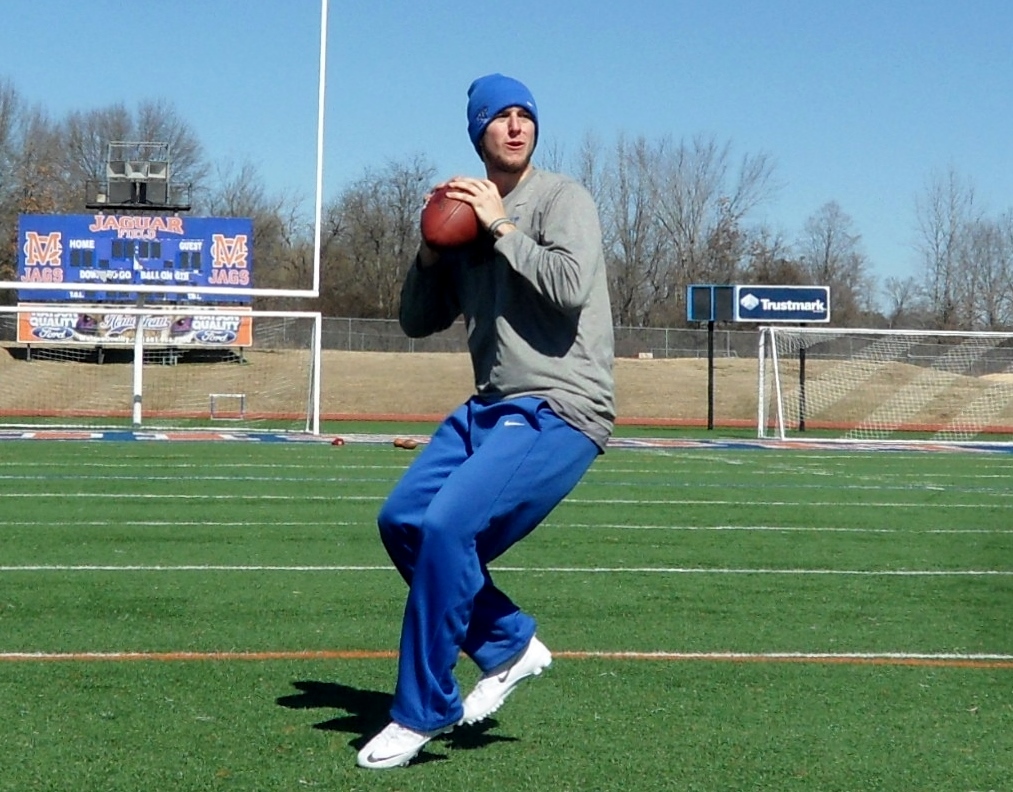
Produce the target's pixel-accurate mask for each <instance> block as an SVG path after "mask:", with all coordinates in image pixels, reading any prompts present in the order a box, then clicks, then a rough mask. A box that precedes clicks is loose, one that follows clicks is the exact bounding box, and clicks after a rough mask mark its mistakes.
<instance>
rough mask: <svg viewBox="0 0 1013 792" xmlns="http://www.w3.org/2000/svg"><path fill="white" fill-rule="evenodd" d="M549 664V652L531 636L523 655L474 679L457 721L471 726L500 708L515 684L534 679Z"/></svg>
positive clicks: (550, 655) (550, 657)
mask: <svg viewBox="0 0 1013 792" xmlns="http://www.w3.org/2000/svg"><path fill="white" fill-rule="evenodd" d="M550 665H552V653H551V652H550V651H549V650H548V647H546V646H545V644H543V643H542V642H541V641H539V640H538V638H536V637H532V638H531V641H530V642H529V643H528V645H527V646H526V647H525V648H524V651H523V652H521V653H520V654H519V655H517V656H516V657H513V658H511V659H510V660H508V661H507V662H505V663H503V664H502V665H500V666H498V667H496V668H494V669H493V670H492V671H490V672H489V673H487V674H485V675H483V676H482V678H481V679H480V680H478V684H476V685H475V689H474V690H472V691H471V693H469V694H468V697H467V698H466V699H465V700H464V716H463V717H462V718H461V721H460V722H461V723H462V724H472V723H478V722H479V721H482V720H485V719H486V718H488V717H489V716H490V715H492V714H493V713H494V712H495V711H496V710H498V709H499V708H500V707H502V706H503V702H504V701H506V698H507V696H509V695H510V694H511V693H513V692H514V688H516V687H517V685H518V683H519V682H521V681H522V680H524V679H527V678H528V677H532V676H538V675H539V674H540V673H542V671H544V670H545V669H546V668H548V667H549V666H550Z"/></svg>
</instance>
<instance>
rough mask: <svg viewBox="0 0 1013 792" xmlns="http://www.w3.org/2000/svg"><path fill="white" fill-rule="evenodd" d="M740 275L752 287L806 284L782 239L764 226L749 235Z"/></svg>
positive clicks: (807, 279) (789, 248) (797, 262)
mask: <svg viewBox="0 0 1013 792" xmlns="http://www.w3.org/2000/svg"><path fill="white" fill-rule="evenodd" d="M742 274H743V276H744V277H745V278H746V279H747V280H748V281H749V282H751V283H755V284H766V285H787V286H796V285H804V284H807V283H808V282H809V277H808V275H807V274H806V272H805V267H804V266H803V264H802V262H801V261H800V260H799V259H798V257H797V256H796V255H795V253H794V252H793V250H792V248H791V246H790V245H789V244H788V243H787V242H786V241H785V239H784V237H783V236H782V235H781V234H779V233H774V232H773V231H771V230H770V229H768V228H766V227H764V226H760V227H759V228H757V229H755V230H754V231H752V232H751V233H750V235H749V243H748V250H747V253H746V263H745V267H744V269H743V273H742Z"/></svg>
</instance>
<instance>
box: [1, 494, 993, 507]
mask: <svg viewBox="0 0 1013 792" xmlns="http://www.w3.org/2000/svg"><path fill="white" fill-rule="evenodd" d="M978 494H980V495H995V496H997V497H1002V498H1013V492H1008V493H1007V492H988V493H978ZM0 498H32V499H34V500H39V499H42V498H109V499H118V500H122V499H128V500H197V501H201V500H224V501H233V500H234V501H302V502H305V501H328V502H340V501H356V502H380V501H384V500H386V499H387V496H386V495H265V494H257V495H235V494H228V495H225V494H222V495H188V494H186V493H178V492H173V493H165V494H158V493H152V492H146V493H128V492H116V493H102V492H0ZM567 504H569V505H571V506H572V505H579V506H741V505H742V504H743V502H742V501H741V500H698V499H688V498H687V499H678V498H672V499H660V500H659V499H655V500H647V499H643V500H638V499H635V498H634V499H628V498H568V499H567V500H565V501H564V502H563V505H567ZM749 505H751V506H778V507H781V506H788V507H792V508H796V507H802V506H816V507H828V508H835V509H839V508H849V507H863V508H874V509H899V508H914V509H923V508H929V509H997V508H1001V509H1007V508H1013V503H1010V504H1006V503H917V502H913V501H899V502H897V501H865V502H862V503H852V502H847V501H750V502H749Z"/></svg>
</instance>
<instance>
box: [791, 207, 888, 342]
mask: <svg viewBox="0 0 1013 792" xmlns="http://www.w3.org/2000/svg"><path fill="white" fill-rule="evenodd" d="M853 225H854V224H853V222H852V220H851V217H850V216H849V215H848V214H847V213H845V212H844V210H842V209H841V207H840V205H839V204H838V203H837V202H836V201H830V202H829V203H826V204H824V205H823V206H822V207H821V208H820V209H819V211H817V212H816V213H815V214H814V215H812V216H811V217H809V219H808V220H806V222H805V226H804V229H803V232H802V235H801V237H800V238H799V241H798V245H797V251H798V254H799V259H800V260H801V261H802V263H803V266H804V268H805V271H806V274H807V275H808V276H809V278H810V283H813V284H816V285H820V286H829V287H830V299H831V302H832V312H833V313H832V315H833V318H834V321H835V322H837V323H840V324H845V325H848V324H850V325H854V324H856V323H861V322H862V320H863V319H864V318H865V317H866V316H867V315H868V314H870V313H873V312H874V311H875V282H874V280H873V278H872V276H871V274H870V273H869V266H868V260H867V259H866V257H865V254H864V253H863V252H862V250H861V239H862V238H861V235H859V234H856V233H854V232H853V230H852V229H853Z"/></svg>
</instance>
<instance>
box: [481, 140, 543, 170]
mask: <svg viewBox="0 0 1013 792" xmlns="http://www.w3.org/2000/svg"><path fill="white" fill-rule="evenodd" d="M482 153H483V154H484V155H485V164H486V167H488V168H491V169H493V170H497V171H499V172H500V173H524V171H525V170H527V168H528V166H529V165H530V164H531V158H532V157H533V156H534V154H535V148H534V146H532V147H531V150H530V151H529V152H528V155H527V156H526V157H524V159H522V160H516V159H507V158H506V157H503V156H501V155H499V154H494V153H490V152H489V151H487V150H486V149H485V147H484V146H483V147H482Z"/></svg>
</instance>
